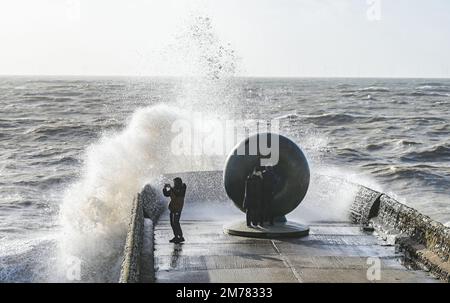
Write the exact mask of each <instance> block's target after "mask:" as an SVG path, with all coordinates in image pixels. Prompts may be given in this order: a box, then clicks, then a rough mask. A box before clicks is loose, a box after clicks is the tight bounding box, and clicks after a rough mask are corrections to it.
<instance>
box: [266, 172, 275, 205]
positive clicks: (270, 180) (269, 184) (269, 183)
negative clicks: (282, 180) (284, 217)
mask: <svg viewBox="0 0 450 303" xmlns="http://www.w3.org/2000/svg"><path fill="white" fill-rule="evenodd" d="M274 191H275V176H274V173H273V172H272V171H271V170H265V171H264V173H263V202H264V204H265V205H266V206H267V205H268V204H269V203H271V202H272V199H273V196H274V194H275V193H274Z"/></svg>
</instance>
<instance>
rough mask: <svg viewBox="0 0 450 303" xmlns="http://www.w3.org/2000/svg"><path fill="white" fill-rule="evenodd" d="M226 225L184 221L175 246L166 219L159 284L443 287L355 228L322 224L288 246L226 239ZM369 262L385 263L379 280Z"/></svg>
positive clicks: (159, 236)
mask: <svg viewBox="0 0 450 303" xmlns="http://www.w3.org/2000/svg"><path fill="white" fill-rule="evenodd" d="M223 223H226V222H205V221H196V220H189V218H184V220H182V225H183V228H184V234H185V235H184V237H185V238H186V243H184V244H172V243H169V242H168V240H169V239H171V237H172V230H171V228H170V223H169V221H168V216H167V215H163V216H162V218H161V219H160V222H159V223H158V225H157V226H156V228H155V235H154V236H155V255H154V260H155V261H154V262H155V277H156V282H157V283H164V282H178V283H188V282H190V283H197V282H198V283H206V282H274V283H278V282H287V283H296V282H325V283H326V282H361V283H366V282H437V280H436V279H433V278H431V277H429V276H428V275H427V273H425V272H424V271H419V270H416V271H415V270H407V269H406V268H405V267H403V266H402V265H401V263H400V259H401V258H402V255H401V254H398V253H396V252H395V247H394V246H387V245H386V244H385V243H383V241H382V240H379V239H377V238H376V237H374V236H373V235H372V234H367V233H364V232H362V231H361V230H360V228H359V227H358V226H355V225H352V224H351V223H339V222H334V223H333V222H328V223H317V224H314V225H311V226H310V227H311V232H310V235H309V236H307V237H304V238H299V239H286V240H268V239H253V238H243V237H236V236H230V235H226V234H224V233H223ZM369 257H372V258H375V257H376V258H379V260H380V265H381V271H380V273H381V275H380V276H379V280H378V277H377V276H370V269H369V268H370V267H371V266H372V265H373V263H372V262H374V261H372V259H370V260H369V259H368V258H369ZM368 261H370V262H369V263H368ZM368 272H369V276H368Z"/></svg>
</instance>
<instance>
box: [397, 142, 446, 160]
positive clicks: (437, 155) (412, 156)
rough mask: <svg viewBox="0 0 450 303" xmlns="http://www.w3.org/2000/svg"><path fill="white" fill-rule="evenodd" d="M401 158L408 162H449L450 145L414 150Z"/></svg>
mask: <svg viewBox="0 0 450 303" xmlns="http://www.w3.org/2000/svg"><path fill="white" fill-rule="evenodd" d="M400 159H401V160H402V161H407V162H408V161H412V162H447V161H450V146H449V145H438V146H435V147H433V148H431V149H427V150H423V151H413V152H410V153H408V154H406V155H404V156H402V157H401V158H400Z"/></svg>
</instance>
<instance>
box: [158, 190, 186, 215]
mask: <svg viewBox="0 0 450 303" xmlns="http://www.w3.org/2000/svg"><path fill="white" fill-rule="evenodd" d="M163 195H164V196H166V197H170V202H169V210H170V211H171V212H173V213H176V212H181V211H182V210H183V206H184V197H185V196H186V184H185V183H183V184H182V185H181V186H180V187H171V188H170V189H169V190H166V188H163Z"/></svg>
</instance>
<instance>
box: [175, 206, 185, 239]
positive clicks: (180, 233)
mask: <svg viewBox="0 0 450 303" xmlns="http://www.w3.org/2000/svg"><path fill="white" fill-rule="evenodd" d="M180 218H181V212H177V213H175V214H174V218H173V221H174V227H175V229H174V231H175V236H176V237H178V238H183V231H182V230H181V225H180Z"/></svg>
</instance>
